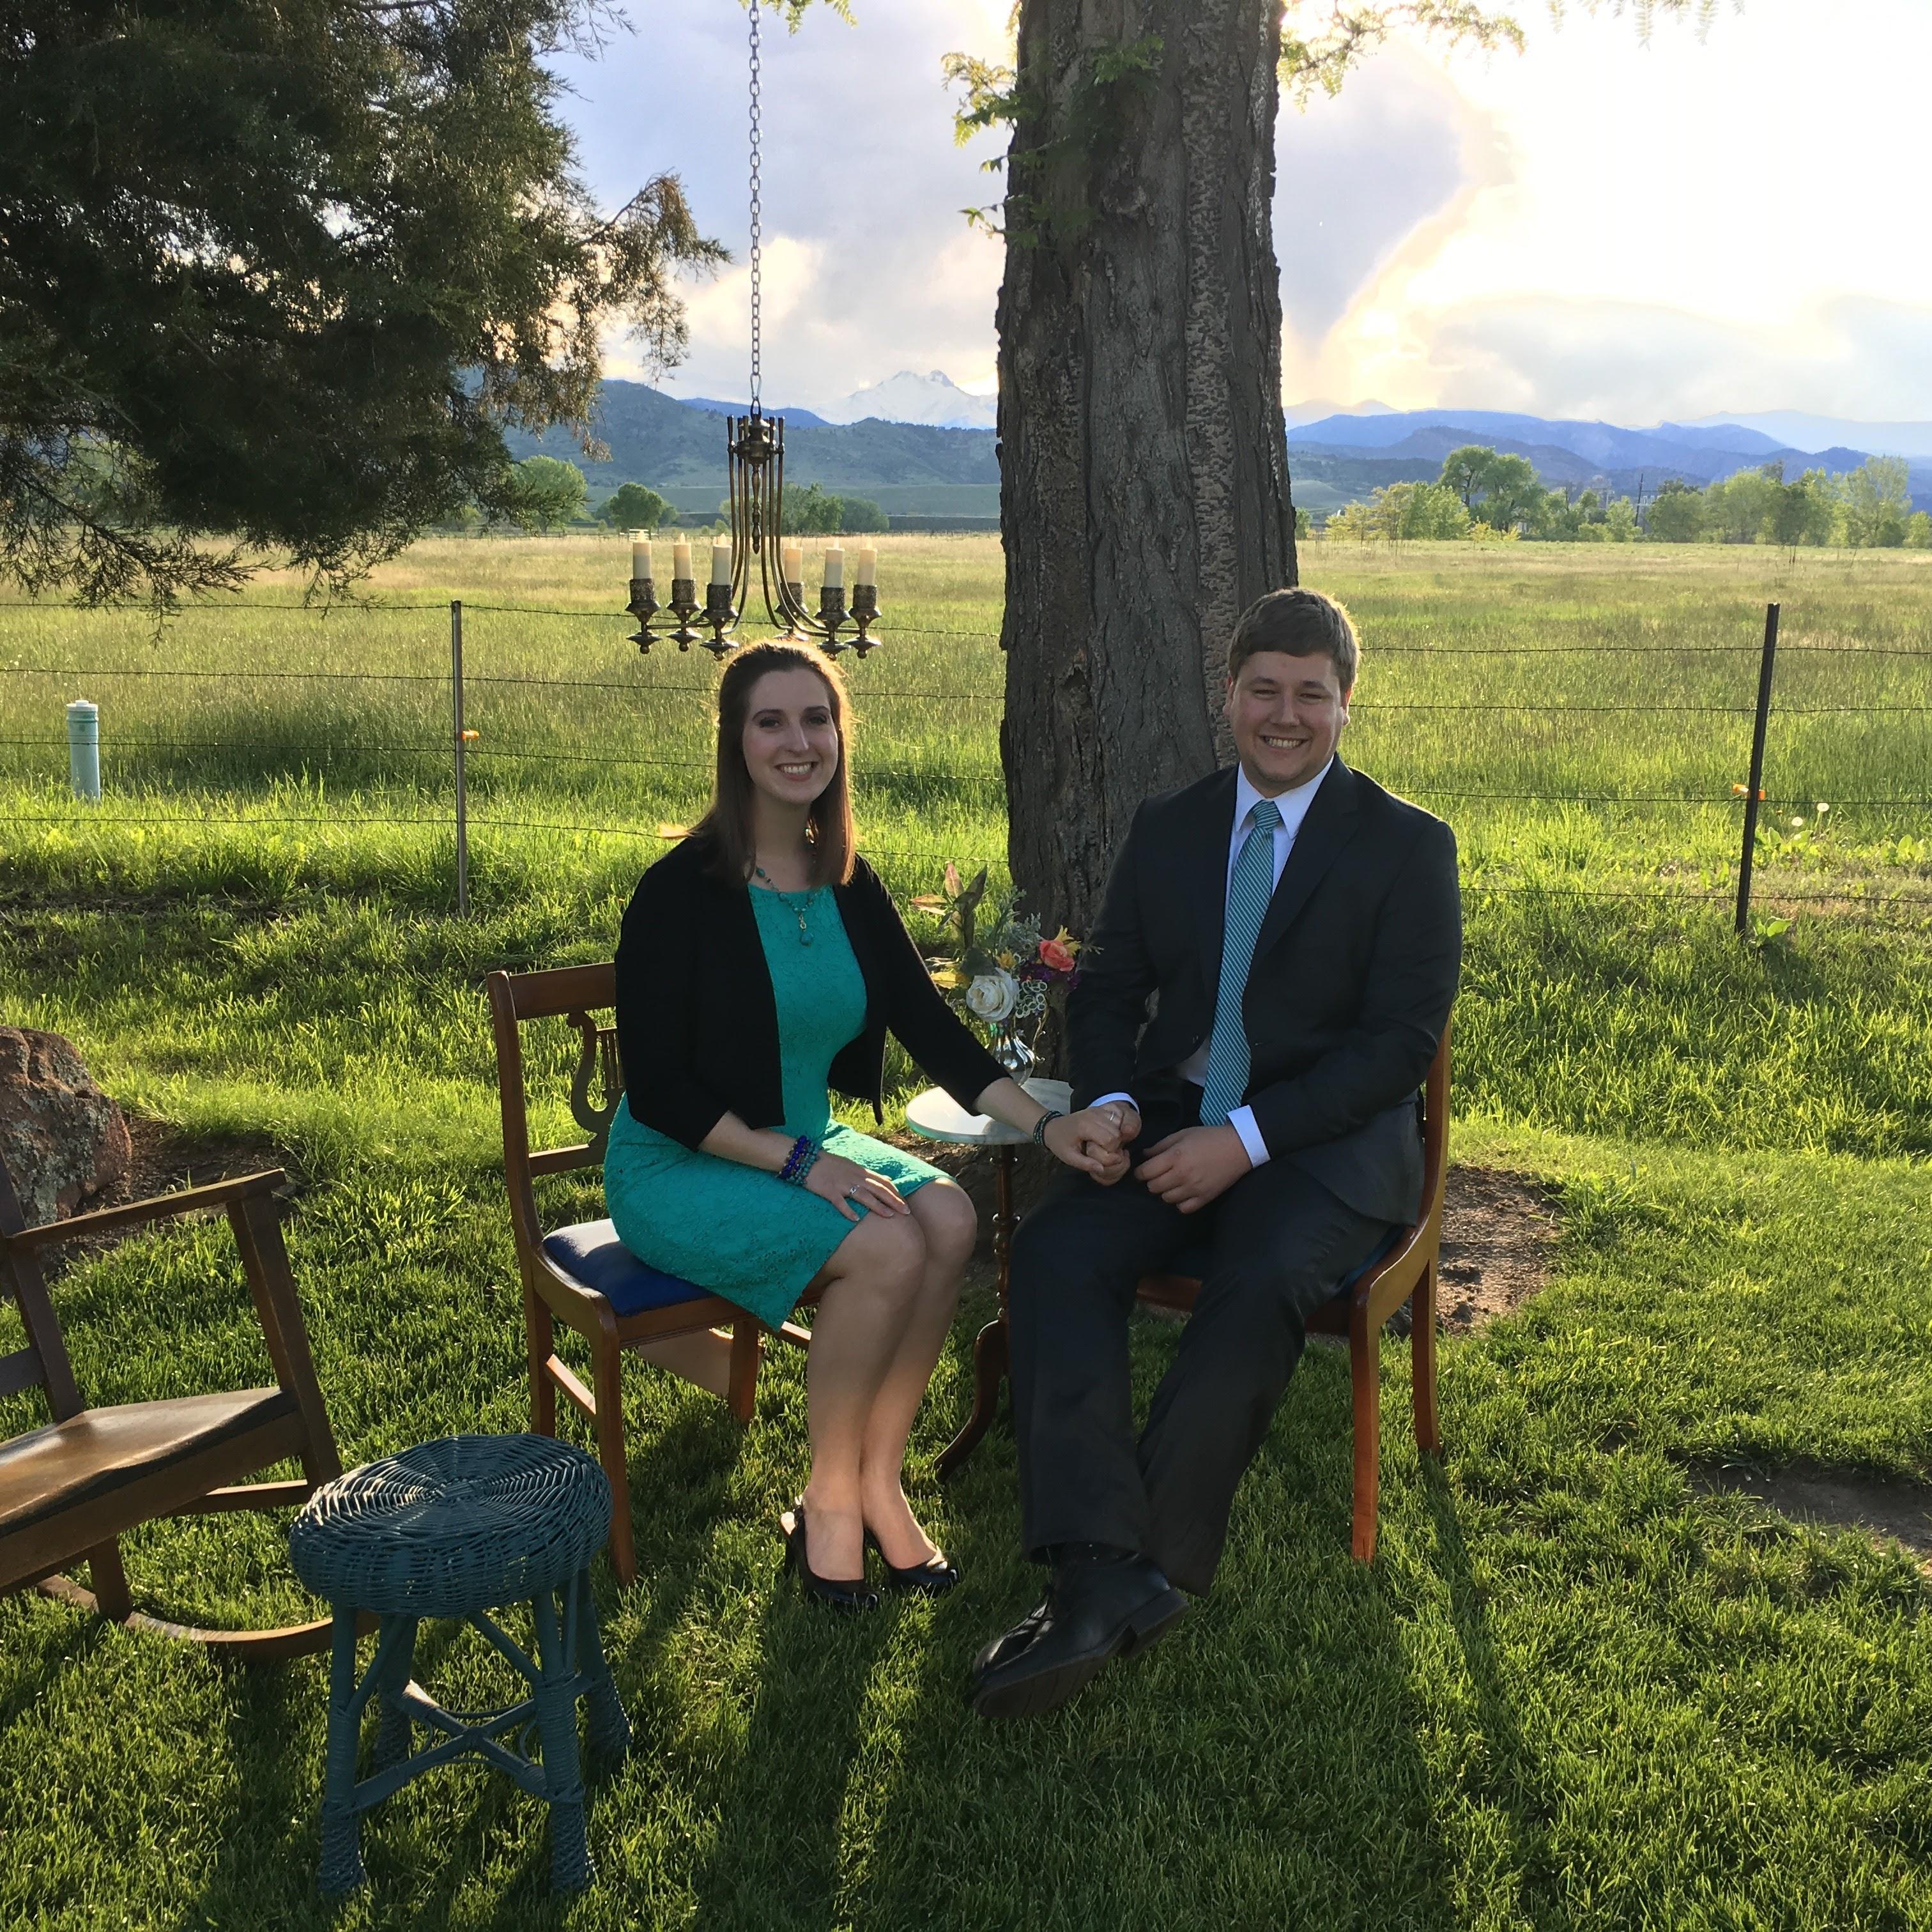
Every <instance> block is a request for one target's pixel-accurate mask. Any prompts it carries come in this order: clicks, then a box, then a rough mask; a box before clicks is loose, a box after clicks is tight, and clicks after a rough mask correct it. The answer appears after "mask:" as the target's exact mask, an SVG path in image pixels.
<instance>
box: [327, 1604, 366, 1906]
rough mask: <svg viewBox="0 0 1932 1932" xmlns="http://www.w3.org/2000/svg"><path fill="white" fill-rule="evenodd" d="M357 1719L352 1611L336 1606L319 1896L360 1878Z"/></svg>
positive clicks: (351, 1886) (351, 1887) (359, 1707)
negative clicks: (357, 1802)
mask: <svg viewBox="0 0 1932 1932" xmlns="http://www.w3.org/2000/svg"><path fill="white" fill-rule="evenodd" d="M361 1730H362V1704H361V1702H360V1701H359V1700H358V1698H357V1697H356V1613H355V1612H354V1611H353V1610H351V1609H350V1608H348V1607H347V1606H346V1605H343V1604H338V1605H337V1607H336V1610H335V1646H334V1649H333V1650H332V1652H331V1654H330V1658H329V1755H328V1759H327V1761H326V1767H325V1769H324V1771H323V1787H322V1888H323V1891H328V1892H343V1891H354V1890H355V1889H356V1887H357V1886H358V1885H360V1884H361V1883H362V1880H363V1879H364V1877H365V1876H366V1874H365V1873H364V1871H363V1869H362V1834H361V1832H360V1831H359V1829H358V1826H357V1823H356V1744H357V1742H358V1738H359V1733H360V1732H361Z"/></svg>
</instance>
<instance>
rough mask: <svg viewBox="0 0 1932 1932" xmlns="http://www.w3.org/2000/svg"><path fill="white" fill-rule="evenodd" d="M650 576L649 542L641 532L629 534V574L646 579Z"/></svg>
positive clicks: (634, 531) (636, 531)
mask: <svg viewBox="0 0 1932 1932" xmlns="http://www.w3.org/2000/svg"><path fill="white" fill-rule="evenodd" d="M650 574H651V540H650V538H649V537H648V536H647V535H645V533H644V532H643V531H642V530H633V531H632V532H631V575H632V576H633V577H648V576H649V575H650Z"/></svg>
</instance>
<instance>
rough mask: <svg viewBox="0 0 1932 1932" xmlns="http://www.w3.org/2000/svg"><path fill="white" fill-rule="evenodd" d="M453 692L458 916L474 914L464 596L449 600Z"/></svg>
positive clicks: (465, 917)
mask: <svg viewBox="0 0 1932 1932" xmlns="http://www.w3.org/2000/svg"><path fill="white" fill-rule="evenodd" d="M449 695H450V710H451V713H452V721H453V722H454V724H455V747H456V916H457V917H458V919H467V918H468V917H469V800H468V798H467V797H466V795H465V793H464V790H463V751H464V749H465V748H466V744H467V742H468V741H467V739H466V737H465V736H464V733H463V600H462V598H460V597H456V598H451V600H450V604H449Z"/></svg>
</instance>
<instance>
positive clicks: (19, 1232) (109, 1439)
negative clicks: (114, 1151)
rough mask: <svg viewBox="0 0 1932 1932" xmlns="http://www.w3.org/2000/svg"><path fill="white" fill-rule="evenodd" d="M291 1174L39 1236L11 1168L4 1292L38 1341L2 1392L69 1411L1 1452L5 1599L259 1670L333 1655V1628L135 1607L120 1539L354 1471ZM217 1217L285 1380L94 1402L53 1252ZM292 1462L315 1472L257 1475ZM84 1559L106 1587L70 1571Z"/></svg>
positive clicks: (274, 1172)
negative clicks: (307, 1269) (319, 1347)
mask: <svg viewBox="0 0 1932 1932" xmlns="http://www.w3.org/2000/svg"><path fill="white" fill-rule="evenodd" d="M283 1178H284V1177H283V1175H282V1172H281V1169H279V1168H271V1169H266V1171H265V1172H262V1173H260V1174H250V1175H241V1176H239V1177H237V1178H235V1179H233V1180H230V1181H217V1182H215V1183H214V1184H213V1185H212V1186H211V1187H190V1188H187V1189H185V1190H183V1191H182V1192H181V1193H178V1194H169V1195H164V1196H160V1198H158V1199H154V1200H151V1201H134V1202H129V1203H128V1204H127V1205H126V1206H124V1207H120V1208H99V1209H97V1210H96V1211H94V1212H93V1213H92V1214H77V1215H75V1216H74V1217H72V1218H71V1220H65V1221H56V1222H53V1223H50V1224H49V1225H48V1226H45V1227H40V1228H29V1227H28V1226H26V1218H25V1217H24V1216H23V1214H22V1213H21V1211H20V1199H19V1196H17V1194H16V1193H15V1192H14V1190H13V1182H12V1180H11V1179H10V1177H9V1175H7V1170H6V1168H5V1166H4V1164H0V1283H4V1286H5V1289H6V1290H7V1292H8V1293H10V1295H11V1296H12V1298H13V1300H14V1301H15V1302H16V1303H17V1304H18V1305H19V1307H20V1315H21V1319H22V1320H23V1322H24V1323H25V1324H26V1331H27V1346H26V1347H25V1348H24V1349H18V1350H17V1351H16V1352H14V1353H13V1354H12V1355H7V1356H5V1357H0V1396H7V1395H17V1394H20V1393H21V1392H22V1391H24V1390H26V1389H30V1388H35V1387H40V1388H44V1389H45V1390H46V1392H47V1400H48V1403H49V1407H50V1408H51V1409H52V1412H53V1421H52V1424H51V1425H50V1426H49V1427H44V1428H40V1429H34V1430H28V1432H27V1433H26V1434H25V1435H23V1436H15V1437H13V1439H11V1440H10V1441H6V1442H0V1592H4V1591H8V1590H17V1589H26V1588H28V1587H30V1586H31V1587H34V1588H37V1589H40V1590H41V1591H43V1592H45V1593H46V1595H49V1596H51V1597H55V1598H58V1599H60V1601H62V1602H63V1603H68V1604H74V1605H75V1606H76V1607H78V1608H80V1609H83V1610H92V1611H95V1612H97V1613H98V1614H99V1615H101V1616H104V1617H107V1618H108V1619H111V1620H112V1621H113V1622H115V1623H119V1624H124V1625H127V1626H128V1627H129V1628H133V1629H139V1630H145V1631H154V1632H155V1633H157V1634H159V1635H161V1636H163V1637H179V1638H184V1639H187V1640H190V1641H192V1642H194V1643H201V1644H205V1645H206V1646H208V1648H209V1649H211V1650H213V1651H216V1652H224V1653H226V1654H229V1655H233V1656H236V1657H238V1658H242V1659H243V1660H245V1661H250V1662H257V1661H262V1662H266V1661H269V1660H272V1659H274V1658H282V1657H292V1656H296V1655H300V1654H302V1652H305V1651H311V1650H319V1649H323V1648H324V1647H325V1646H326V1645H327V1643H329V1630H330V1625H329V1619H326V1618H324V1619H322V1620H320V1622H315V1623H309V1624H297V1625H288V1626H286V1627H285V1628H281V1629H279V1630H261V1631H225V1630H223V1631H216V1630H195V1629H190V1628H187V1627H185V1626H184V1625H180V1624H173V1623H168V1622H163V1620H162V1619H159V1618H157V1617H151V1616H147V1615H145V1613H142V1612H141V1611H139V1610H136V1609H135V1608H134V1607H133V1602H132V1600H131V1599H130V1597H129V1595H128V1591H127V1576H126V1574H125V1572H124V1571H123V1570H122V1568H121V1553H120V1550H119V1547H118V1544H117V1542H116V1541H115V1539H116V1538H118V1537H119V1536H120V1535H121V1533H122V1532H124V1531H127V1530H130V1529H133V1528H135V1527H136V1526H137V1525H139V1524H141V1523H148V1522H151V1521H153V1520H154V1519H155V1518H157V1517H164V1516H184V1515H198V1514H204V1513H208V1512H212V1511H223V1510H238V1509H274V1508H278V1507H282V1506H287V1505H296V1504H299V1503H301V1502H305V1501H306V1500H307V1499H308V1497H309V1496H310V1495H311V1493H313V1492H314V1490H316V1489H317V1488H318V1487H320V1485H321V1484H324V1483H326V1482H328V1481H330V1480H331V1479H332V1478H334V1477H336V1476H339V1475H341V1473H342V1464H341V1460H340V1459H339V1458H338V1456H337V1454H336V1451H335V1438H334V1437H333V1436H332V1435H331V1434H330V1433H329V1417H328V1415H327V1413H326V1411H325V1410H324V1409H323V1401H322V1391H321V1390H320V1388H318V1387H317V1385H316V1379H315V1367H314V1363H313V1361H311V1359H310V1355H309V1346H308V1331H307V1329H306V1328H305V1327H304V1326H303V1324H302V1310H301V1307H300V1306H299V1304H298V1303H297V1301H296V1292H295V1283H294V1280H293V1277H291V1276H290V1272H289V1261H288V1253H287V1250H286V1249H285V1248H284V1247H283V1245H282V1232H281V1225H280V1223H279V1222H278V1220H277V1219H276V1214H275V1202H274V1201H273V1200H272V1199H271V1198H270V1197H271V1196H272V1194H273V1193H274V1191H275V1189H277V1188H278V1187H281V1185H282V1182H283ZM210 1209H219V1210H220V1211H223V1212H224V1213H225V1214H226V1215H227V1217H228V1221H229V1226H231V1227H232V1228H233V1229H234V1231H235V1239H236V1245H237V1246H238V1247H239V1249H240V1250H241V1254H242V1266H243V1268H244V1269H245V1271H246V1273H247V1274H248V1289H249V1293H250V1295H251V1296H252V1297H253V1298H254V1304H255V1313H256V1316H257V1319H258V1320H259V1321H260V1323H261V1325H262V1334H263V1337H264V1339H265V1340H266V1342H267V1343H268V1346H269V1358H270V1360H271V1361H272V1362H273V1363H274V1364H275V1387H274V1388H248V1389H236V1390H233V1391H217V1392H216V1393H214V1394H205V1395H189V1396H177V1397H172V1398H170V1399H169V1400H166V1401H162V1402H136V1403H118V1404H116V1405H115V1406H113V1407H110V1408H104V1409H90V1408H89V1407H87V1406H86V1404H85V1403H83V1401H82V1400H81V1395H80V1389H79V1388H78V1387H77V1385H76V1384H75V1381H74V1368H73V1365H72V1364H71V1361H69V1359H68V1352H67V1344H66V1341H65V1338H64V1337H63V1336H62V1332H61V1327H60V1323H59V1322H58V1319H57V1318H56V1317H55V1313H54V1309H53V1304H52V1299H51V1298H50V1297H49V1294H48V1292H47V1288H46V1281H45V1280H44V1278H43V1276H42V1274H41V1271H40V1261H39V1255H40V1250H42V1249H43V1248H46V1247H52V1246H53V1245H55V1244H56V1243H58V1242H62V1241H74V1240H77V1239H80V1238H83V1237H85V1236H89V1235H103V1234H108V1233H111V1232H113V1231H114V1230H115V1229H121V1228H128V1227H134V1226H139V1225H140V1224H141V1223H144V1222H150V1221H157V1220H163V1219H164V1218H169V1219H171V1218H174V1217H178V1216H181V1215H183V1214H196V1213H201V1212H205V1211H208V1210H210ZM291 1456H293V1457H299V1458H300V1459H301V1462H302V1471H303V1473H302V1475H301V1476H300V1477H299V1478H293V1479H291V1480H290V1481H278V1482H266V1483H251V1482H247V1481H244V1480H242V1479H243V1478H247V1477H249V1476H251V1475H256V1474H257V1473H259V1472H260V1471H262V1470H263V1469H269V1468H270V1467H272V1466H273V1465H274V1464H275V1463H279V1462H281V1461H283V1460H285V1459H286V1458H287V1457H291ZM83 1560H84V1561H85V1562H86V1564H87V1565H88V1568H89V1572H90V1573H91V1574H92V1579H93V1583H94V1587H93V1589H92V1590H89V1589H83V1587H82V1586H80V1584H78V1583H75V1582H74V1581H73V1580H71V1578H70V1577H66V1576H65V1575H63V1574H61V1573H62V1571H65V1570H67V1569H68V1568H70V1567H71V1565H74V1564H75V1563H77V1562H81V1561H83Z"/></svg>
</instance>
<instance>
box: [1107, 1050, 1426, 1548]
mask: <svg viewBox="0 0 1932 1932" xmlns="http://www.w3.org/2000/svg"><path fill="white" fill-rule="evenodd" d="M1422 1094H1423V1113H1422V1164H1423V1190H1422V1202H1423V1206H1422V1218H1421V1220H1419V1221H1418V1222H1417V1223H1416V1224H1415V1226H1414V1227H1412V1228H1410V1229H1407V1230H1406V1232H1402V1233H1400V1234H1398V1235H1396V1236H1395V1237H1394V1238H1393V1242H1392V1245H1391V1247H1389V1248H1388V1250H1387V1252H1386V1253H1384V1254H1382V1255H1381V1256H1378V1257H1377V1258H1376V1259H1374V1260H1373V1261H1372V1262H1370V1264H1369V1265H1368V1266H1367V1268H1365V1269H1364V1271H1362V1272H1361V1274H1358V1275H1357V1276H1355V1277H1353V1278H1352V1280H1349V1281H1347V1282H1345V1283H1343V1286H1342V1289H1341V1291H1340V1293H1338V1294H1337V1295H1336V1296H1335V1297H1334V1299H1333V1300H1332V1301H1329V1302H1328V1303H1327V1304H1325V1305H1324V1306H1323V1307H1321V1308H1319V1309H1317V1310H1316V1312H1315V1313H1314V1314H1313V1316H1311V1317H1310V1319H1309V1323H1308V1330H1309V1333H1310V1334H1315V1335H1342V1336H1346V1337H1348V1341H1349V1380H1350V1383H1351V1385H1352V1391H1353V1396H1354V1406H1355V1525H1354V1535H1353V1538H1352V1547H1353V1549H1354V1552H1355V1560H1356V1561H1357V1562H1359V1563H1367V1562H1370V1561H1371V1560H1372V1559H1373V1557H1374V1556H1375V1553H1376V1519H1377V1516H1378V1514H1379V1509H1378V1505H1379V1484H1380V1478H1381V1469H1382V1325H1383V1324H1384V1323H1385V1322H1387V1321H1388V1319H1389V1317H1390V1316H1391V1315H1393V1314H1394V1313H1395V1311H1396V1310H1397V1309H1398V1308H1400V1307H1401V1306H1402V1305H1403V1303H1404V1302H1405V1301H1407V1302H1410V1303H1411V1304H1412V1307H1411V1327H1410V1358H1409V1360H1410V1373H1411V1376H1412V1390H1413V1403H1414V1409H1415V1445H1416V1447H1417V1448H1418V1449H1420V1450H1421V1451H1424V1454H1428V1455H1432V1456H1433V1455H1440V1454H1442V1425H1441V1421H1440V1419H1439V1416H1438V1414H1437V1411H1436V1273H1437V1269H1438V1267H1439V1262H1440V1256H1441V1251H1442V1191H1443V1186H1444V1183H1445V1181H1446V1179H1447V1178H1448V1172H1449V1029H1448V1025H1446V1024H1445V1025H1444V1027H1443V1029H1442V1040H1441V1042H1440V1043H1439V1044H1438V1046H1437V1047H1436V1058H1435V1059H1434V1061H1433V1062H1432V1063H1431V1064H1430V1069H1429V1075H1428V1079H1427V1082H1425V1083H1424V1087H1423V1090H1422ZM1200 1291H1201V1282H1200V1278H1199V1277H1198V1276H1196V1275H1191V1274H1151V1275H1145V1276H1143V1277H1142V1279H1141V1284H1140V1290H1139V1295H1140V1299H1141V1301H1143V1302H1144V1303H1145V1304H1147V1305H1148V1307H1152V1308H1160V1309H1164V1310H1167V1311H1169V1313H1174V1314H1181V1315H1184V1314H1187V1313H1190V1311H1191V1310H1193V1307H1194V1298H1195V1297H1196V1295H1198V1294H1199V1292H1200Z"/></svg>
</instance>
